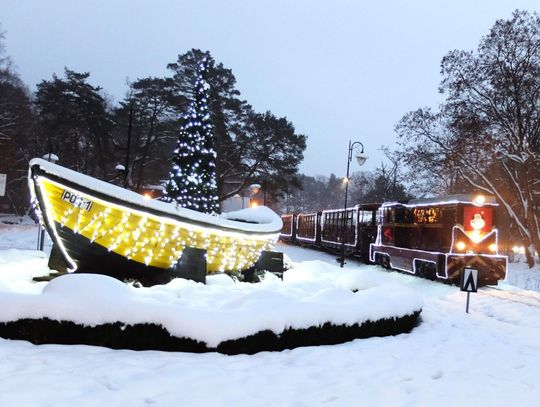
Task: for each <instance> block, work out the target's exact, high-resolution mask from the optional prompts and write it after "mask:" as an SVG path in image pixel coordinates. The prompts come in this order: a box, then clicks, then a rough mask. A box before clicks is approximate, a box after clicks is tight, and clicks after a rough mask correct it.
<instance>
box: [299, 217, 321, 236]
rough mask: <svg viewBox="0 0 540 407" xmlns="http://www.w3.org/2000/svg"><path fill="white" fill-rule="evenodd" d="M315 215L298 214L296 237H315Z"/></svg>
mask: <svg viewBox="0 0 540 407" xmlns="http://www.w3.org/2000/svg"><path fill="white" fill-rule="evenodd" d="M316 218H317V215H316V214H309V215H299V216H298V232H297V234H298V237H303V238H306V239H314V238H315V232H316V229H315V221H316Z"/></svg>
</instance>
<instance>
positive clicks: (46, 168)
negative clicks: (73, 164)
mask: <svg viewBox="0 0 540 407" xmlns="http://www.w3.org/2000/svg"><path fill="white" fill-rule="evenodd" d="M29 186H30V191H31V193H32V198H33V201H34V203H35V205H36V206H37V209H38V214H39V215H40V218H41V222H42V225H44V227H45V228H46V230H47V232H48V233H49V235H50V236H51V238H52V240H53V242H54V247H55V249H56V250H58V252H59V253H60V255H61V257H62V258H63V261H64V262H65V264H66V266H67V267H66V268H67V270H68V271H71V272H73V271H81V272H92V273H100V274H107V275H110V276H113V277H117V278H121V279H124V278H136V279H139V280H141V281H142V279H146V278H148V279H149V280H151V281H152V282H167V281H169V280H170V273H171V271H172V270H173V268H174V267H175V265H176V264H177V262H178V260H179V259H180V258H181V256H182V253H183V252H184V250H185V249H186V248H188V247H189V248H196V249H204V250H206V264H207V272H208V273H214V272H220V271H228V270H245V269H247V268H249V267H251V266H252V265H253V264H254V263H255V262H256V261H257V259H258V258H259V256H260V255H261V252H262V251H263V250H270V249H271V248H272V247H273V245H274V244H275V242H276V240H277V237H278V235H279V231H280V229H281V227H282V223H281V219H280V218H279V217H278V216H277V215H276V214H275V213H274V212H273V211H271V210H270V209H268V208H265V207H259V208H253V209H246V210H242V211H238V212H235V213H232V214H228V215H227V214H225V216H223V217H217V216H213V215H208V214H203V213H199V212H196V211H193V210H189V209H186V208H179V207H176V206H175V205H174V204H170V203H166V202H160V201H155V200H149V199H146V198H145V197H143V196H142V195H139V194H137V193H135V192H133V191H129V190H126V189H124V188H121V187H118V186H115V185H112V184H109V183H107V182H104V181H100V180H98V179H95V178H93V177H90V176H87V175H83V174H80V173H78V172H75V171H72V170H69V169H67V168H64V167H61V166H59V165H56V164H52V163H50V162H48V161H45V160H43V159H39V158H35V159H33V160H32V161H31V162H30V173H29ZM226 217H228V218H229V219H226Z"/></svg>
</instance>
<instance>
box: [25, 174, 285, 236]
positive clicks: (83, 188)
mask: <svg viewBox="0 0 540 407" xmlns="http://www.w3.org/2000/svg"><path fill="white" fill-rule="evenodd" d="M30 173H31V179H32V183H33V184H34V189H35V190H36V192H37V197H38V200H39V201H43V200H44V198H43V197H42V196H41V194H40V193H39V191H38V190H39V188H37V180H36V179H35V177H36V176H42V177H44V178H48V179H50V180H51V181H53V182H56V183H58V184H61V185H65V186H66V187H67V188H72V189H75V190H79V191H80V192H82V193H84V194H87V195H90V196H95V197H96V198H98V199H101V200H103V201H105V202H109V203H112V204H115V205H119V206H124V207H127V208H129V209H132V210H136V211H140V212H146V213H149V214H151V215H154V216H157V217H161V218H165V219H168V220H171V221H173V222H183V223H187V224H190V225H193V226H197V227H204V228H208V229H214V230H220V231H224V232H229V233H242V234H246V235H249V236H264V235H273V234H278V233H279V231H280V230H281V228H279V229H276V230H273V231H272V230H267V231H253V230H246V229H243V228H242V227H241V226H244V225H265V223H252V222H241V221H236V220H231V219H225V218H218V217H216V219H219V220H224V221H226V222H228V223H233V225H231V226H227V225H219V224H215V223H211V222H204V221H202V220H194V219H191V218H188V217H183V216H181V215H175V214H173V213H168V212H164V211H161V210H159V209H156V208H151V207H148V206H145V205H140V204H137V203H134V202H131V201H127V200H124V199H121V198H118V197H115V196H112V195H110V194H107V193H104V192H100V191H96V190H94V189H92V188H90V187H87V186H85V185H81V184H79V183H77V182H74V181H72V180H69V179H67V178H66V177H62V176H60V175H57V174H52V173H51V172H48V171H47V170H46V169H45V168H43V167H42V166H41V165H40V164H39V163H34V164H32V165H31V166H30ZM82 175H84V174H82ZM88 177H89V176H88ZM91 178H93V177H91ZM96 180H98V179H97V178H96ZM98 181H100V182H104V183H105V181H102V180H98ZM114 186H115V187H117V188H121V187H118V186H116V185H114ZM130 192H133V191H130ZM40 207H41V208H42V211H43V212H46V207H45V205H44V203H43V202H40ZM186 210H188V209H186ZM194 212H196V211H194ZM196 213H197V214H200V212H196ZM236 225H238V226H236Z"/></svg>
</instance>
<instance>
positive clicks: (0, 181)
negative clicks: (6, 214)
mask: <svg viewBox="0 0 540 407" xmlns="http://www.w3.org/2000/svg"><path fill="white" fill-rule="evenodd" d="M6 179H7V175H6V174H0V196H4V195H5V194H6Z"/></svg>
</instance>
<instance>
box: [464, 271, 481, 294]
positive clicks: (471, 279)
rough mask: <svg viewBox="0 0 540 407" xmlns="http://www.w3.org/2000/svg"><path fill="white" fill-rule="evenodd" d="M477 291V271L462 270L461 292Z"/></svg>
mask: <svg viewBox="0 0 540 407" xmlns="http://www.w3.org/2000/svg"><path fill="white" fill-rule="evenodd" d="M477 289H478V270H475V269H464V270H463V273H461V291H467V292H469V293H475V292H476V291H477Z"/></svg>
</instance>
